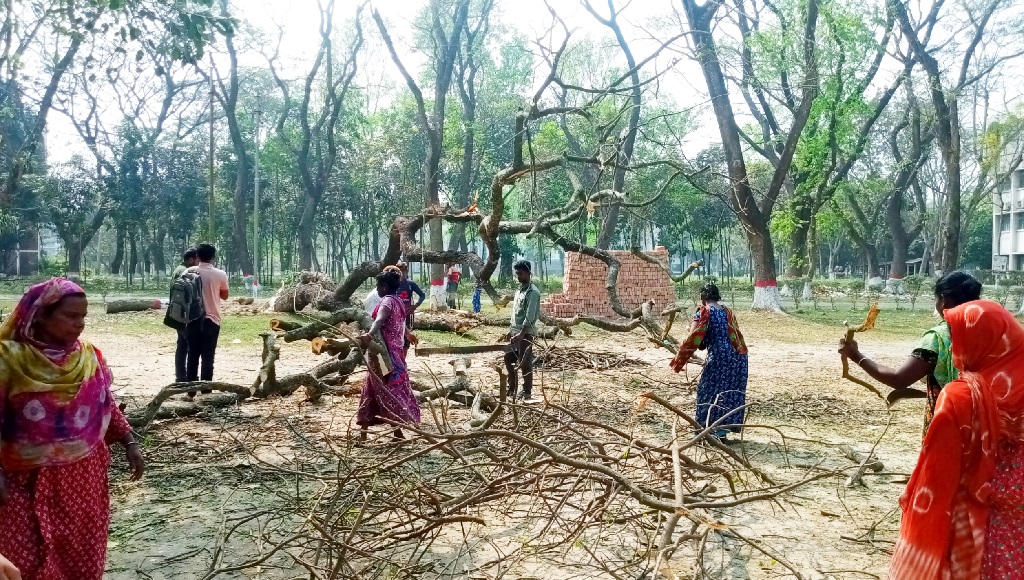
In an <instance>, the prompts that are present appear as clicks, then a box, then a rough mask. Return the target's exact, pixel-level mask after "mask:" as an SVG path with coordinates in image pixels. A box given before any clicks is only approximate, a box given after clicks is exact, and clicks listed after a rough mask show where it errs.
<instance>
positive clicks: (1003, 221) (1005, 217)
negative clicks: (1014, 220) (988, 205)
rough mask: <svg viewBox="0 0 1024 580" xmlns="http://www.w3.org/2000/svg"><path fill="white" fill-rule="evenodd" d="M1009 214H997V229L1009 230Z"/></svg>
mask: <svg viewBox="0 0 1024 580" xmlns="http://www.w3.org/2000/svg"><path fill="white" fill-rule="evenodd" d="M1010 217H1011V216H1010V214H1008V213H1004V214H1002V215H1000V216H999V231H1001V232H1008V231H1010Z"/></svg>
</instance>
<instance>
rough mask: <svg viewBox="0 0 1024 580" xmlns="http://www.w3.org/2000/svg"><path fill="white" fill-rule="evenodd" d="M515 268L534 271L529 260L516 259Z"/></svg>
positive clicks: (513, 266) (513, 265) (513, 267)
mask: <svg viewBox="0 0 1024 580" xmlns="http://www.w3.org/2000/svg"><path fill="white" fill-rule="evenodd" d="M512 269H513V270H524V271H526V272H529V273H531V274H532V273H533V266H531V265H530V261H529V260H516V263H515V264H512Z"/></svg>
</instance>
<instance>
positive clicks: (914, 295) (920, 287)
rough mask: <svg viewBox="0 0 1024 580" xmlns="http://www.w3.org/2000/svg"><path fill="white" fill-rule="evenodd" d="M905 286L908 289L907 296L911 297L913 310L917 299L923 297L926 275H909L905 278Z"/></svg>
mask: <svg viewBox="0 0 1024 580" xmlns="http://www.w3.org/2000/svg"><path fill="white" fill-rule="evenodd" d="M903 287H904V288H906V290H907V297H908V298H910V309H911V310H913V309H914V307H915V305H916V304H917V299H918V298H920V297H921V292H922V291H924V276H922V275H920V274H914V275H913V276H907V277H906V278H904V279H903Z"/></svg>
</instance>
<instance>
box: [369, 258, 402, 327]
mask: <svg viewBox="0 0 1024 580" xmlns="http://www.w3.org/2000/svg"><path fill="white" fill-rule="evenodd" d="M381 272H382V273H383V272H394V273H396V274H398V277H399V278H401V277H402V270H401V269H400V268H399V267H398V266H385V267H384V269H383V270H382V271H381ZM380 301H381V296H380V294H379V293H378V292H377V287H376V286H374V287H373V288H371V289H370V291H369V292H367V293H366V298H364V299H363V308H365V309H366V314H368V315H369V316H370V319H371V320H372V319H373V313H374V312H375V311H376V310H377V305H378V304H380Z"/></svg>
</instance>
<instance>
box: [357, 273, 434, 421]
mask: <svg viewBox="0 0 1024 580" xmlns="http://www.w3.org/2000/svg"><path fill="white" fill-rule="evenodd" d="M401 283H402V277H401V275H400V274H396V273H395V272H393V271H385V272H382V273H381V274H379V275H378V276H377V294H378V295H380V296H381V301H380V304H378V305H377V308H376V310H375V311H374V313H373V324H372V325H371V326H370V330H369V331H368V332H367V333H366V334H362V335H360V336H359V341H360V342H361V343H362V346H363V348H364V349H366V348H367V346H369V344H370V342H371V341H373V342H376V343H377V344H379V345H381V346H383V347H384V348H385V349H386V350H387V353H388V356H387V357H386V360H384V359H382V358H379V357H377V356H376V355H374V354H373V353H372V352H371V351H369V350H367V351H366V352H367V355H366V368H367V372H366V382H365V383H364V384H363V392H362V395H361V396H360V399H359V411H358V412H357V413H356V423H357V424H358V425H359V427H360V433H359V440H360V441H365V440H366V432H367V430H368V429H369V427H370V426H371V425H380V424H382V423H389V424H395V423H398V424H401V423H419V422H420V405H419V403H418V402H417V401H416V395H415V394H414V393H413V392H412V386H410V385H409V370H408V368H407V367H406V366H405V348H404V347H405V341H406V339H407V338H408V339H409V340H410V342H412V343H415V342H416V337H414V336H412V334H411V333H409V331H408V329H407V328H406V325H405V318H406V314H407V311H406V307H405V303H404V302H403V301H402V299H401V298H399V297H398V296H397V295H396V293H397V292H398V288H399V286H400V285H401ZM394 437H395V439H404V438H405V436H404V435H403V434H402V430H401V428H400V427H398V426H397V425H396V426H395V433H394Z"/></svg>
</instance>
